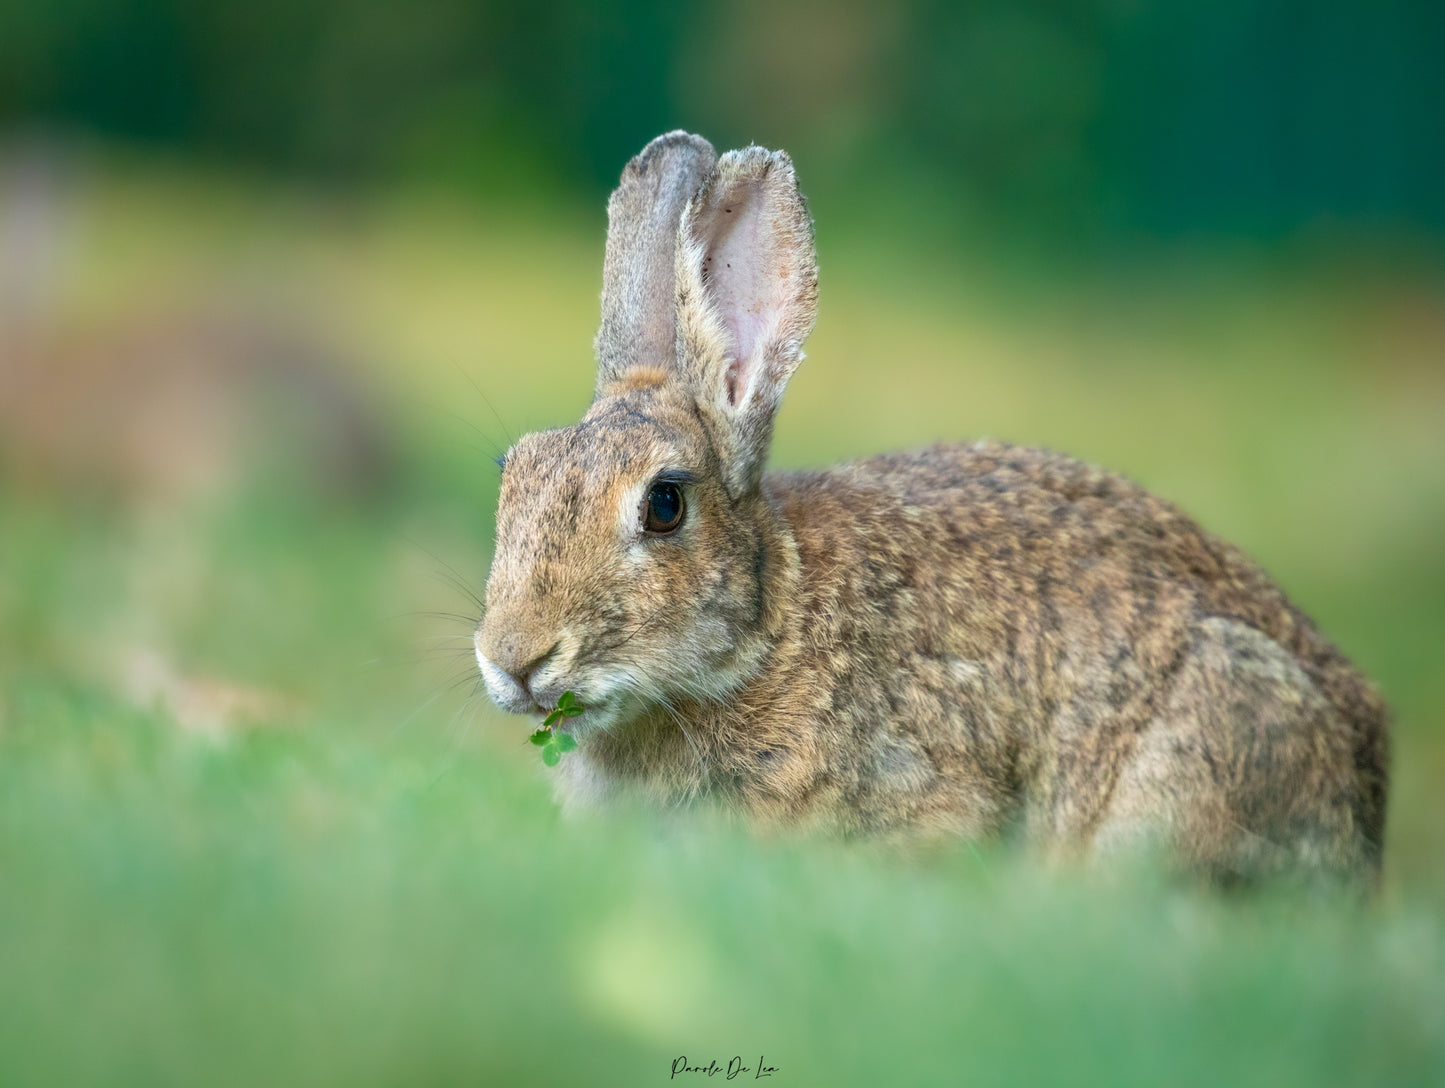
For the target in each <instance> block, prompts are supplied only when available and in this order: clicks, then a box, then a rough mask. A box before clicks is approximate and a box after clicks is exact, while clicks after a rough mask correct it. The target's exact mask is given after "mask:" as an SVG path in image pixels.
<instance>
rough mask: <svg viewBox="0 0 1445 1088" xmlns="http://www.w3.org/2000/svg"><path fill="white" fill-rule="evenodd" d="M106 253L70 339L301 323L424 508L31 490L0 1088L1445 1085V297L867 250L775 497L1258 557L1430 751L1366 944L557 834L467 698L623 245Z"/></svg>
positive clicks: (267, 496)
mask: <svg viewBox="0 0 1445 1088" xmlns="http://www.w3.org/2000/svg"><path fill="white" fill-rule="evenodd" d="M68 214H69V216H70V218H69V219H68V220H67V222H68V226H67V228H66V232H67V237H68V239H69V242H68V243H67V244H68V246H69V248H68V249H67V251H66V254H65V256H64V259H63V261H62V264H63V269H62V273H61V274H59V275H58V276H57V280H56V286H55V288H54V295H53V298H52V299H51V302H50V303H49V305H50V307H51V314H52V319H53V321H54V322H55V323H57V324H58V325H60V326H63V327H76V328H83V329H90V330H101V332H100V333H98V334H97V335H99V336H101V338H102V339H104V330H105V329H107V328H113V327H115V326H116V325H117V323H131V324H133V323H134V322H136V321H138V320H141V321H144V320H154V321H165V320H169V318H168V317H167V316H166V315H168V314H174V313H176V312H181V311H186V310H188V309H200V308H206V307H212V308H214V307H216V306H218V305H220V306H234V305H237V304H238V302H242V301H244V302H246V303H247V304H248V305H250V306H251V307H252V308H253V309H252V312H266V313H271V312H275V311H276V310H277V309H278V308H279V309H283V310H285V311H286V312H288V313H295V312H299V313H301V314H303V315H305V317H306V318H307V320H308V321H312V322H314V323H316V324H317V325H318V326H320V327H322V328H323V329H324V330H325V336H326V338H327V340H328V343H330V344H332V345H333V346H334V349H335V352H336V354H337V356H338V358H341V359H343V360H347V361H348V362H347V365H348V367H349V368H350V369H349V370H348V371H347V373H348V375H349V377H350V379H351V380H353V381H355V382H356V383H357V385H358V387H359V388H362V389H365V390H367V391H369V394H370V395H371V396H372V397H373V398H374V400H375V401H376V402H377V403H378V404H379V405H381V419H382V425H383V426H384V428H385V429H386V432H387V434H388V436H389V440H390V442H391V448H392V449H393V450H394V458H395V461H396V465H395V468H394V472H393V474H392V477H391V481H390V483H389V484H388V485H387V486H386V488H384V489H382V490H380V491H378V493H377V494H375V495H373V496H372V497H371V498H370V499H363V500H355V499H339V498H336V497H334V496H329V495H328V494H327V493H326V492H325V491H324V489H322V490H319V491H318V490H317V488H316V487H315V486H314V485H312V484H309V483H307V482H306V480H305V478H304V473H301V472H300V471H299V469H300V467H301V466H296V465H291V466H288V464H287V461H286V458H287V457H288V456H291V457H295V456H301V455H304V453H305V446H304V443H303V444H302V445H301V446H298V447H297V448H296V449H294V450H292V449H289V448H288V447H285V446H284V444H283V445H281V446H280V448H279V449H275V450H271V451H269V452H270V454H272V455H279V458H275V457H273V459H271V460H266V459H254V458H253V459H250V460H246V461H245V462H244V463H243V464H241V465H240V466H239V470H238V472H237V473H236V474H234V476H232V477H228V478H227V480H228V481H229V482H227V483H225V484H224V485H223V486H218V487H215V488H212V489H210V490H202V491H198V492H188V493H186V494H185V495H184V496H182V497H179V498H178V497H176V496H175V495H168V496H163V497H162V498H159V499H158V498H156V497H155V496H149V497H144V498H136V497H134V496H131V495H129V494H127V493H124V492H106V493H100V494H96V493H91V492H89V491H85V490H84V489H80V490H77V489H75V488H74V487H70V486H61V485H58V484H46V483H45V479H46V478H45V477H44V476H43V474H42V475H40V476H34V475H33V474H27V473H25V472H22V471H12V472H9V473H7V474H6V475H4V476H0V528H3V537H0V1083H4V1084H21V1083H33V1084H46V1085H51V1084H78V1083H107V1084H116V1083H134V1084H160V1083H175V1084H194V1083H223V1084H230V1083H234V1084H255V1083H335V1084H348V1085H354V1084H389V1083H420V1082H455V1083H487V1084H501V1083H517V1084H533V1083H537V1084H540V1083H557V1084H573V1083H597V1084H645V1083H660V1082H662V1081H665V1080H667V1079H668V1077H669V1070H670V1068H671V1063H672V1061H673V1059H674V1058H676V1057H678V1056H680V1055H684V1054H685V1055H687V1057H688V1059H689V1062H690V1063H691V1062H697V1063H698V1064H706V1063H707V1061H708V1060H710V1059H712V1058H717V1059H718V1060H719V1061H720V1062H721V1063H726V1062H727V1060H728V1059H729V1058H731V1057H732V1056H733V1055H741V1056H742V1057H743V1059H744V1061H745V1062H747V1063H749V1064H755V1061H756V1059H757V1058H758V1056H759V1055H762V1056H763V1057H765V1059H766V1061H767V1063H768V1064H769V1065H772V1066H775V1067H777V1070H778V1072H777V1074H776V1076H775V1078H774V1079H773V1081H772V1083H775V1084H845V1083H852V1084H903V1083H962V1084H968V1083H1002V1082H1008V1083H1027V1084H1038V1083H1059V1082H1077V1083H1118V1084H1127V1083H1137V1084H1156V1083H1170V1084H1219V1083H1241V1084H1261V1085H1264V1084H1268V1085H1278V1084H1282V1083H1301V1084H1303V1083H1358V1084H1384V1083H1391V1084H1396V1083H1398V1084H1412V1083H1418V1084H1426V1083H1439V1082H1440V1080H1441V1079H1442V1077H1445V954H1442V947H1441V940H1442V927H1441V919H1442V908H1445V877H1442V874H1441V872H1440V869H1439V864H1438V861H1439V858H1440V857H1441V856H1442V851H1445V805H1442V802H1441V801H1440V800H1439V797H1438V793H1437V791H1436V790H1435V788H1434V787H1435V783H1437V782H1438V781H1440V778H1441V774H1442V773H1445V679H1442V672H1441V670H1440V668H1439V661H1440V653H1441V650H1442V647H1445V564H1442V563H1441V562H1440V559H1439V541H1440V539H1441V537H1442V530H1445V428H1442V427H1441V426H1440V418H1441V415H1442V411H1441V410H1442V407H1445V367H1442V366H1441V360H1442V358H1445V316H1442V312H1441V295H1440V284H1439V283H1438V282H1430V281H1428V280H1426V279H1424V278H1421V279H1418V280H1414V279H1409V278H1405V277H1383V276H1379V275H1375V276H1365V275H1360V274H1354V273H1339V272H1338V271H1336V272H1331V273H1329V274H1324V273H1321V272H1319V271H1318V270H1316V271H1314V272H1311V273H1310V274H1303V273H1300V272H1299V271H1297V270H1296V271H1295V272H1291V273H1285V272H1282V271H1280V270H1279V269H1275V270H1274V271H1269V270H1267V269H1261V268H1260V267H1258V266H1249V265H1231V264H1227V265H1223V266H1220V267H1219V268H1216V269H1215V270H1214V271H1213V272H1207V271H1202V270H1201V266H1200V265H1198V264H1190V265H1184V266H1181V267H1180V268H1178V269H1176V270H1173V271H1167V272H1160V271H1158V270H1154V271H1152V272H1151V273H1150V274H1149V275H1148V276H1127V275H1126V276H1120V277H1119V278H1117V279H1114V280H1110V281H1109V282H1100V283H1097V284H1092V285H1084V286H1080V285H1077V284H1074V285H1062V286H1061V285H1059V284H1058V283H1055V284H1050V285H1036V286H1034V287H1027V286H1018V285H1015V286H1014V287H1011V288H1007V289H1004V288H1000V287H998V286H997V285H996V284H994V283H992V282H991V280H990V277H989V275H988V269H987V267H986V263H985V262H983V261H982V260H978V261H968V260H946V259H943V258H941V257H938V256H934V257H933V258H928V257H919V256H917V255H914V256H908V255H905V254H901V253H898V252H896V251H893V250H890V249H889V248H888V247H887V246H883V245H878V244H873V243H870V242H868V241H867V240H860V241H856V242H855V241H853V240H850V239H848V238H847V237H846V235H838V236H835V235H834V234H833V233H832V231H833V229H834V225H833V224H830V223H829V222H828V221H827V220H822V221H820V224H819V226H820V231H821V235H820V248H821V253H822V260H823V276H824V279H823V307H822V314H821V320H820V325H819V330H818V333H817V335H816V337H815V338H814V340H813V341H812V343H811V345H810V351H809V354H810V360H809V361H808V362H807V363H806V364H805V365H804V367H803V369H802V371H801V372H800V374H799V376H798V378H797V380H796V381H795V382H794V384H793V386H792V388H791V389H790V391H789V395H788V402H787V407H786V408H785V410H784V412H783V413H782V416H781V418H780V421H779V429H778V440H777V444H776V448H775V456H774V461H775V463H778V464H786V465H800V464H820V463H825V462H827V461H830V460H833V459H835V458H839V457H844V456H852V455H860V454H865V453H868V452H872V451H875V450H881V449H885V448H889V447H893V446H900V445H916V444H920V443H922V442H926V441H931V440H934V439H939V438H965V437H976V436H981V435H989V436H992V437H1000V438H1007V439H1011V440H1015V441H1022V442H1031V443H1040V444H1048V445H1052V446H1055V447H1058V448H1062V449H1066V450H1068V451H1069V452H1072V453H1075V454H1077V455H1079V456H1083V457H1086V458H1088V459H1091V460H1095V461H1099V462H1102V463H1104V464H1107V465H1109V466H1111V467H1113V468H1116V469H1119V470H1121V471H1125V472H1127V473H1129V474H1130V475H1133V476H1135V477H1136V478H1139V479H1140V480H1142V481H1143V482H1144V483H1145V484H1146V485H1148V486H1150V487H1151V488H1153V489H1155V490H1157V491H1159V492H1160V493H1162V494H1164V495H1167V496H1168V497H1170V498H1172V499H1175V500H1176V501H1178V502H1180V503H1181V504H1182V505H1183V506H1184V507H1185V508H1186V509H1188V510H1190V511H1191V512H1192V513H1194V514H1195V515H1196V516H1198V517H1199V518H1200V520H1202V521H1203V522H1204V524H1205V525H1207V526H1209V527H1210V528H1212V529H1215V530H1217V531H1219V532H1221V533H1222V534H1224V535H1226V536H1228V537H1230V538H1232V539H1234V540H1236V541H1237V542H1238V543H1240V544H1241V545H1243V546H1244V547H1245V548H1246V549H1247V550H1249V551H1250V552H1251V553H1253V554H1254V555H1255V556H1257V557H1258V558H1259V559H1260V560H1261V561H1262V562H1263V563H1264V564H1265V565H1266V567H1268V568H1269V569H1270V570H1271V571H1273V572H1274V573H1275V574H1276V576H1277V577H1278V578H1279V580H1280V581H1281V583H1282V584H1283V585H1284V586H1285V588H1286V589H1287V590H1288V591H1289V592H1290V593H1291V594H1292V595H1293V596H1294V597H1295V599H1296V600H1297V601H1298V602H1299V603H1300V604H1301V605H1302V606H1303V607H1304V608H1305V609H1306V611H1308V612H1310V613H1311V614H1312V615H1314V616H1315V617H1316V618H1317V619H1318V620H1319V621H1320V623H1321V625H1322V626H1323V628H1324V629H1325V631H1326V632H1328V633H1329V634H1330V635H1331V637H1333V638H1334V639H1336V640H1337V641H1338V642H1339V643H1340V644H1341V645H1342V646H1343V647H1344V648H1345V649H1346V651H1347V652H1349V653H1350V654H1351V655H1353V656H1354V657H1355V659H1356V660H1357V661H1358V662H1359V663H1360V664H1361V665H1362V666H1363V667H1364V668H1365V669H1366V670H1367V671H1369V672H1370V673H1371V674H1372V675H1373V676H1374V677H1375V678H1376V679H1377V680H1378V681H1379V682H1380V683H1381V685H1382V686H1383V688H1384V689H1385V692H1386V694H1387V695H1388V696H1389V697H1390V699H1391V700H1392V702H1393V704H1394V705H1395V707H1396V709H1397V712H1398V722H1397V732H1396V737H1397V742H1396V755H1395V789H1394V794H1393V800H1392V806H1391V813H1390V836H1389V846H1388V850H1387V856H1386V865H1387V874H1386V887H1385V891H1384V894H1383V895H1382V897H1381V899H1380V901H1379V902H1378V903H1375V904H1372V905H1371V906H1370V907H1369V908H1367V909H1363V910H1361V909H1358V908H1355V907H1352V906H1349V905H1347V904H1342V903H1337V902H1330V901H1321V900H1313V899H1308V898H1302V897H1299V896H1295V895H1290V894H1287V893H1285V892H1283V891H1281V892H1278V893H1276V894H1271V895H1266V896H1261V897H1243V898H1233V899H1224V898H1217V897H1214V896H1210V895H1203V894H1200V893H1198V892H1194V891H1191V890H1189V889H1184V888H1179V887H1173V886H1169V885H1167V884H1163V883H1160V882H1159V881H1157V880H1156V879H1154V878H1153V877H1151V876H1150V874H1148V873H1130V874H1116V875H1114V876H1113V877H1111V878H1108V879H1105V878H1101V877H1098V876H1093V877H1088V876H1085V875H1081V874H1075V873H1042V872H1039V871H1037V870H1036V869H1035V868H1033V867H1032V866H1030V865H1029V864H1028V863H1026V862H1025V861H1023V860H1021V859H1018V858H1014V857H1012V856H1010V855H1009V854H1008V853H1007V852H1004V851H999V850H985V851H984V852H983V853H981V854H977V853H974V852H972V851H969V850H964V849H958V850H955V851H936V852H927V853H922V854H919V855H916V856H898V855H895V854H890V853H884V852H880V851H876V850H873V849H870V848H866V847H845V846H841V845H837V844H829V843H817V842H759V841H757V840H756V839H754V838H752V837H750V836H748V835H746V834H745V833H743V832H742V831H740V830H739V829H736V828H733V827H730V826H727V825H723V824H719V823H717V822H715V821H713V820H711V819H708V818H704V817H701V816H700V817H698V818H697V819H696V820H694V819H691V818H688V819H667V820H659V819H658V818H657V817H656V816H649V815H648V814H645V813H632V812H622V813H618V814H615V815H612V816H609V817H606V818H602V819H598V820H597V821H595V822H583V823H575V822H566V823H564V822H562V821H561V820H560V819H559V817H558V816H557V814H556V812H555V810H554V807H553V805H552V802H551V800H550V797H549V796H548V789H547V784H546V774H545V772H544V771H543V769H542V768H541V766H540V764H539V761H538V760H537V759H536V755H535V752H533V751H532V750H531V749H530V747H529V746H527V745H526V744H525V739H524V738H525V733H526V730H525V728H524V727H523V726H522V725H520V724H519V723H518V722H516V721H514V720H507V719H503V718H501V717H499V716H496V715H495V714H494V713H492V712H491V711H490V710H489V709H487V708H486V707H485V706H483V705H482V704H481V703H480V702H479V701H477V700H475V699H472V700H468V699H467V695H468V692H469V689H470V686H471V681H470V673H469V667H470V665H469V655H468V652H467V647H466V640H465V636H466V634H467V627H466V619H467V616H468V615H470V614H471V613H472V612H473V610H474V606H473V604H472V603H471V602H470V601H468V600H467V599H466V597H465V594H464V593H463V591H462V589H461V588H459V587H456V586H454V585H452V584H450V582H449V578H450V577H451V575H450V574H449V572H448V569H447V568H456V570H458V571H461V572H463V573H462V577H463V578H464V579H465V581H467V582H468V583H470V585H471V587H472V588H473V589H478V588H480V585H481V582H482V579H483V576H484V573H485V564H486V558H487V542H488V539H489V530H490V519H491V516H492V509H493V505H492V504H493V502H494V499H495V472H494V470H493V468H492V466H491V464H490V461H489V457H490V455H491V454H492V453H493V452H495V450H494V449H493V446H497V447H501V446H505V444H506V442H507V440H508V436H507V434H506V433H504V432H510V434H511V436H515V435H516V434H517V433H518V432H519V431H522V430H525V429H529V428H532V427H537V426H545V425H553V424H559V423H564V422H567V421H570V420H571V419H574V418H575V417H576V415H577V414H578V413H579V412H580V411H581V410H582V408H583V406H584V405H585V403H586V401H587V399H588V395H589V392H590V388H591V376H590V368H589V350H588V345H589V343H590V337H591V334H592V331H593V326H594V323H595V319H596V302H595V299H596V290H597V281H598V275H599V272H598V269H599V267H600V255H601V244H602V235H601V229H602V228H601V215H600V211H599V213H598V215H596V216H591V217H583V218H575V217H574V218H565V217H564V218H561V219H557V220H553V221H551V222H536V221H532V222H526V223H515V222H509V221H508V220H507V218H506V217H505V216H504V215H501V214H496V215H488V214H485V213H481V212H477V211H475V210H467V209H462V208H458V207H456V206H447V205H437V204H432V203H427V202H424V201H420V200H401V201H397V202H395V203H383V202H372V203H368V204H365V205H360V206H350V207H336V206H331V205H327V204H323V203H321V202H318V201H316V200H314V199H308V198H305V197H301V196H296V195H295V194H291V195H285V196H277V195H276V194H275V193H272V192H264V191H260V190H250V189H246V188H236V187H232V186H228V185H222V184H218V183H216V182H215V181H214V180H209V181H196V180H194V179H191V178H187V177H176V176H174V175H168V174H156V173H152V172H125V171H121V172H116V173H114V174H111V175H109V176H108V177H107V179H106V180H105V181H104V182H103V183H97V184H92V185H88V186H85V187H83V188H82V189H81V190H79V191H78V192H77V194H76V196H75V198H74V203H73V205H72V206H71V208H70V212H69V213H68ZM820 215H821V212H820ZM837 226H838V227H839V228H840V229H841V227H842V225H841V224H838V225H837ZM77 395H78V396H81V395H83V394H77ZM494 413H495V414H494ZM53 425H54V426H55V427H62V426H63V425H64V421H63V420H61V419H56V420H55V421H54V424H53ZM248 456H249V455H248ZM8 467H9V468H12V469H14V468H16V466H15V465H11V466H8ZM21 467H23V466H21ZM292 470H295V471H292ZM37 480H39V481H40V482H38V483H37V482H36V481H37ZM433 610H434V611H437V612H443V613H457V614H458V615H457V617H455V621H453V620H452V619H448V618H447V617H446V616H440V617H431V616H427V615H424V614H423V613H427V612H430V611H433ZM433 648H439V649H437V650H436V652H432V649H433ZM453 681H458V682H459V683H458V686H457V687H455V688H450V689H449V688H448V685H449V684H451V683H452V682H453ZM746 1076H751V1074H747V1075H746ZM680 1079H681V1078H680ZM693 1079H698V1078H697V1077H696V1075H693ZM710 1079H717V1078H710Z"/></svg>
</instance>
